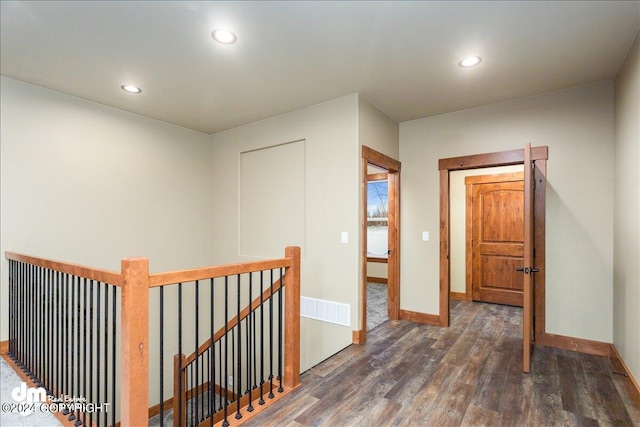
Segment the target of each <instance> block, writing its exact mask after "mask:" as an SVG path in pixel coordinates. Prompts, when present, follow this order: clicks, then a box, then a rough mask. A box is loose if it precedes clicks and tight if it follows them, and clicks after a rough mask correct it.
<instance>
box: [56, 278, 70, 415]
mask: <svg viewBox="0 0 640 427" xmlns="http://www.w3.org/2000/svg"><path fill="white" fill-rule="evenodd" d="M68 288H69V274H67V273H63V274H62V341H63V342H62V354H61V356H62V383H61V384H60V390H59V393H58V394H61V395H62V396H65V395H68V394H69V393H70V391H69V320H68V309H69V293H68ZM62 414H63V415H68V414H69V410H68V409H66V408H64V409H63V410H62Z"/></svg>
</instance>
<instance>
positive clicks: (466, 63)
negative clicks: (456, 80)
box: [458, 56, 482, 68]
mask: <svg viewBox="0 0 640 427" xmlns="http://www.w3.org/2000/svg"><path fill="white" fill-rule="evenodd" d="M481 61H482V58H480V57H479V56H469V57H467V58H464V59H463V60H462V61H460V62H458V65H459V66H461V67H463V68H469V67H473V66H474V65H478V64H479V63H480V62H481Z"/></svg>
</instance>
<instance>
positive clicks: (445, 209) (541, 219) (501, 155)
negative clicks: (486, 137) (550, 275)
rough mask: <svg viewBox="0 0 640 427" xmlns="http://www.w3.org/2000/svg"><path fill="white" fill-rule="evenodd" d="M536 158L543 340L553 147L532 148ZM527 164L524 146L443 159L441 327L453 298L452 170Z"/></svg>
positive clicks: (540, 333) (537, 334)
mask: <svg viewBox="0 0 640 427" xmlns="http://www.w3.org/2000/svg"><path fill="white" fill-rule="evenodd" d="M531 155H532V160H533V161H534V162H535V170H534V177H535V182H536V186H535V189H534V204H535V208H534V209H535V211H534V230H535V231H534V234H535V244H534V248H535V255H536V258H535V268H537V269H538V270H539V273H536V277H535V279H536V283H535V290H534V299H535V304H534V316H535V328H534V339H535V341H543V340H544V338H545V334H546V331H545V276H546V269H545V235H546V233H545V230H546V224H545V223H546V219H545V216H546V214H545V212H546V184H547V159H548V158H549V148H548V147H546V146H543V147H533V148H532V149H531ZM517 164H524V149H518V150H510V151H500V152H496V153H486V154H475V155H470V156H462V157H451V158H447V159H440V160H439V161H438V169H439V170H440V302H439V305H440V314H439V323H440V326H449V323H450V318H449V298H450V295H449V293H450V285H451V276H450V268H451V265H450V264H451V263H450V259H449V255H450V243H449V239H450V229H449V227H450V224H449V221H450V219H449V213H450V206H449V204H450V200H449V173H450V172H452V171H457V170H465V169H480V168H488V167H495V166H508V165H517Z"/></svg>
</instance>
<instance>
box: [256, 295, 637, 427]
mask: <svg viewBox="0 0 640 427" xmlns="http://www.w3.org/2000/svg"><path fill="white" fill-rule="evenodd" d="M451 315H452V321H451V323H452V326H451V327H450V328H441V327H437V326H432V325H421V324H416V323H411V322H408V321H388V322H386V323H385V324H383V325H380V326H379V327H377V328H376V329H374V330H373V331H371V333H369V334H368V336H367V343H366V344H363V345H359V346H350V347H348V348H346V349H345V350H343V351H341V352H340V353H338V354H336V355H335V356H333V357H331V358H330V359H328V360H327V361H325V362H323V363H321V364H319V365H317V366H315V367H313V368H312V369H310V370H309V371H307V372H306V373H304V374H303V375H302V376H301V380H302V386H301V387H300V388H298V389H297V390H295V391H294V392H292V393H291V394H290V395H288V396H285V397H284V398H282V399H281V400H279V401H278V402H276V403H275V404H274V405H273V406H272V407H270V408H268V409H266V410H264V411H263V412H261V413H260V414H257V415H256V416H255V417H254V418H252V419H251V420H250V421H249V422H248V423H247V425H249V426H271V425H273V426H275V425H278V426H294V427H302V426H304V427H308V426H340V427H342V426H345V427H350V426H354V427H360V426H362V427H378V426H380V427H387V426H402V427H404V426H427V425H445V426H456V425H461V426H483V425H486V426H505V427H512V426H560V425H562V426H596V425H600V426H625V427H626V426H640V408H638V407H636V406H635V405H634V403H633V401H632V400H631V398H630V397H629V395H628V392H627V390H626V387H625V386H624V383H623V382H622V381H623V378H622V377H620V376H617V375H615V374H613V373H612V372H613V367H612V365H611V363H610V361H609V359H608V358H605V357H600V356H590V355H584V354H580V353H575V352H570V351H566V350H559V349H554V348H550V347H540V346H536V347H534V351H533V354H532V368H531V373H529V374H524V373H523V372H522V352H521V349H522V348H521V346H522V342H521V341H520V340H521V334H522V323H521V322H522V316H521V309H519V308H515V307H507V306H500V305H493V304H483V303H472V302H466V301H459V302H457V303H456V304H455V306H453V305H452V309H451Z"/></svg>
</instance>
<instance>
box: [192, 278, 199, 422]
mask: <svg viewBox="0 0 640 427" xmlns="http://www.w3.org/2000/svg"><path fill="white" fill-rule="evenodd" d="M199 287H200V281H199V280H196V289H195V291H196V298H195V302H196V309H195V310H194V311H195V315H196V318H195V322H196V323H195V328H194V329H195V333H196V336H195V339H194V345H195V346H196V351H195V354H196V357H195V360H194V362H195V370H196V376H195V383H196V398H195V399H194V402H193V406H194V408H193V409H194V411H192V414H193V419H194V420H195V421H196V425H198V409H199V408H198V400H199V399H198V396H199V395H200V393H199V390H198V387H199V385H200V380H199V378H198V365H199V363H198V359H199V354H198V343H199V341H200V337H199V334H198V332H199V330H198V326H199V324H200V322H199V321H198V308H199V307H198V306H199V305H200V304H199V302H200V301H199V297H200V289H199Z"/></svg>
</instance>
